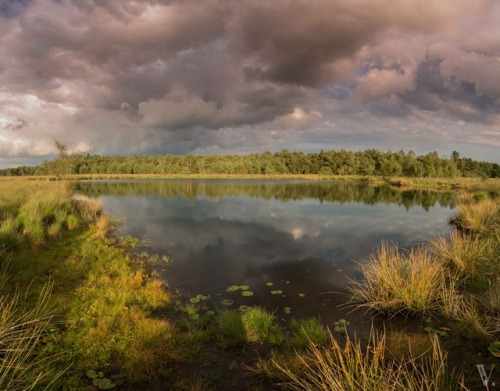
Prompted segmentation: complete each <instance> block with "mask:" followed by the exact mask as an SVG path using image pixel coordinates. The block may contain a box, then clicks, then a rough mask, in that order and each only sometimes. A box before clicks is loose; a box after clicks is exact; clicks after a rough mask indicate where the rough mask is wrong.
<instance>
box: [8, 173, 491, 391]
mask: <svg viewBox="0 0 500 391" xmlns="http://www.w3.org/2000/svg"><path fill="white" fill-rule="evenodd" d="M226 185H227V184H226ZM132 186H133V187H135V189H134V191H137V192H138V193H140V194H142V195H143V196H146V197H149V198H150V199H152V200H153V201H154V202H156V201H158V202H165V201H164V200H176V201H179V200H180V203H178V204H176V205H177V206H176V208H177V209H176V210H178V211H179V215H177V214H175V213H174V215H173V217H174V220H175V219H177V220H175V221H177V222H178V224H180V225H182V224H185V223H184V222H183V221H182V220H179V219H178V218H179V216H180V215H182V214H183V213H187V211H188V209H186V204H185V202H187V201H182V200H189V199H191V200H198V204H197V208H198V210H199V212H200V213H208V212H207V211H208V210H210V209H212V210H213V205H214V204H207V207H208V209H204V205H205V204H204V202H208V201H205V200H210V199H213V200H216V201H217V203H218V204H219V206H220V207H221V208H222V209H220V210H219V211H224V213H226V216H227V217H228V218H229V219H230V220H231V219H234V214H230V213H229V212H230V211H232V210H236V211H240V209H234V207H235V204H231V203H229V204H227V205H225V204H224V202H222V199H221V197H227V198H228V199H229V201H231V199H232V198H235V197H241V196H243V197H245V200H246V201H251V200H254V202H255V205H257V206H259V207H260V208H263V207H264V206H265V205H266V204H265V203H268V202H270V203H271V204H272V205H273V207H275V208H276V207H278V206H277V205H275V204H273V202H274V203H277V202H284V201H288V204H289V206H290V207H295V208H296V207H298V206H299V205H302V206H303V205H305V206H306V207H307V208H308V209H306V213H311V214H312V216H313V219H315V220H320V219H319V216H321V215H325V209H321V208H322V207H321V205H326V206H328V205H332V206H340V205H345V206H347V207H349V208H352V209H351V210H350V212H352V211H357V213H358V214H359V215H361V214H367V213H369V211H370V210H371V209H368V208H369V207H370V205H374V204H375V205H380V206H381V207H382V208H384V209H383V210H382V214H387V213H389V212H390V213H392V214H391V215H390V216H391V218H399V219H401V218H402V216H407V218H409V220H408V221H404V222H403V223H404V224H408V223H409V222H412V223H413V224H415V225H418V224H417V222H418V221H419V220H418V219H419V217H418V213H420V212H418V213H417V211H418V210H422V211H423V213H429V212H425V210H430V211H431V214H430V215H434V219H436V221H438V220H440V221H441V223H442V226H443V227H444V226H445V223H446V218H447V217H448V218H449V217H452V221H453V224H454V226H455V228H453V229H451V230H450V231H449V232H448V233H446V234H443V235H442V236H439V235H438V234H437V233H435V234H432V236H433V237H434V238H429V239H430V241H429V242H428V243H425V244H423V243H422V242H424V240H422V239H420V240H418V243H416V244H414V245H415V247H413V248H412V246H410V245H409V244H410V242H406V241H405V240H402V243H400V247H397V246H396V245H394V244H383V245H380V238H379V237H376V238H374V237H373V233H369V234H368V235H367V236H366V237H361V239H360V238H357V239H356V240H359V241H360V242H359V244H361V241H368V238H371V239H370V240H372V241H373V242H378V244H379V245H380V246H379V247H378V250H375V251H374V252H373V253H372V255H371V256H370V257H366V260H365V261H361V262H360V264H359V272H353V274H352V275H351V280H352V283H351V285H350V289H351V292H352V294H353V295H352V300H351V304H352V305H353V307H350V308H349V309H348V310H349V311H350V310H352V309H353V308H357V307H361V311H360V310H357V311H354V312H355V314H356V315H355V316H354V317H348V316H346V317H344V316H343V314H344V313H346V312H335V315H334V316H335V318H332V319H331V320H329V319H328V317H327V316H321V318H319V317H318V316H309V314H306V313H304V315H303V316H301V315H300V311H299V310H298V304H297V305H296V304H293V305H291V304H289V302H287V300H288V299H290V298H289V296H294V300H295V302H298V303H300V302H301V301H302V302H303V303H310V302H308V300H309V299H310V296H313V297H316V296H315V295H314V294H313V293H312V292H310V291H306V289H305V287H307V286H309V285H310V284H311V281H310V280H305V284H304V285H301V283H300V282H299V281H295V280H294V279H293V278H292V276H293V275H300V274H304V271H305V270H303V269H301V268H300V267H297V265H296V264H295V265H294V266H293V267H292V268H290V269H286V271H287V273H288V274H287V273H285V274H282V278H266V279H265V280H262V281H260V280H259V281H260V282H259V283H257V282H256V281H253V282H251V283H248V284H247V283H246V280H245V281H242V280H239V281H236V280H233V281H225V284H223V285H221V286H222V287H223V288H221V289H220V291H218V292H213V293H212V292H210V293H209V292H206V291H205V290H201V289H198V290H197V291H196V290H193V291H189V289H187V290H182V289H181V290H180V291H179V292H177V291H176V289H174V288H173V287H172V286H170V287H169V285H170V284H167V283H166V282H165V278H164V275H163V273H164V274H165V275H167V276H168V274H169V272H170V271H171V270H175V266H176V264H178V263H179V262H180V260H179V259H176V258H175V257H174V259H173V261H171V260H170V258H168V257H167V254H165V253H164V252H163V251H160V250H161V248H158V247H155V245H154V243H155V238H154V236H153V237H152V238H148V239H152V243H149V244H148V245H147V246H146V247H144V243H141V238H140V237H139V239H138V237H137V235H134V237H130V236H127V232H126V229H125V231H124V228H123V226H129V225H130V223H131V222H130V221H125V223H123V222H122V223H118V222H116V221H115V220H114V218H113V217H111V216H110V215H109V214H108V213H107V211H108V210H110V211H111V212H113V208H111V207H110V205H112V204H111V203H110V201H111V200H112V199H113V197H121V198H123V199H128V200H129V201H131V200H130V197H127V194H130V193H127V192H128V191H129V190H127V188H126V185H125V184H120V183H115V182H105V183H99V184H95V183H80V184H77V185H72V186H69V185H68V183H61V182H59V183H56V182H46V181H27V180H8V181H1V182H0V261H1V264H2V269H1V275H0V277H1V279H0V280H1V281H2V283H1V284H0V288H1V291H0V292H1V296H2V301H1V303H0V311H1V313H2V319H5V321H2V323H1V324H0V333H1V335H2V336H7V337H2V341H6V342H5V343H4V344H3V345H2V347H1V349H2V352H1V354H2V369H1V370H2V372H1V373H0V382H1V383H0V384H1V386H2V388H11V389H29V388H30V387H31V386H33V387H34V388H35V389H43V388H44V387H47V388H48V389H110V388H119V389H121V388H124V389H137V387H142V388H144V387H146V388H148V389H173V390H191V389H200V390H210V389H213V390H218V389H233V388H237V389H254V390H267V389H269V390H271V389H273V390H274V389H297V390H318V389H324V390H357V389H367V390H376V389H381V388H382V387H383V388H384V389H385V388H387V389H393V390H403V389H409V390H417V389H418V390H422V389H423V390H436V389H450V390H452V389H457V388H459V387H463V388H464V389H465V388H466V387H467V388H469V389H484V386H483V385H482V383H481V379H480V378H479V374H478V373H477V369H476V367H475V365H476V364H484V365H485V366H486V367H487V368H489V365H490V364H493V363H495V360H496V358H495V357H494V356H493V353H494V352H496V345H495V343H496V341H497V339H498V338H499V337H500V326H499V324H500V320H499V314H500V305H499V297H500V294H499V292H500V289H499V287H500V285H499V283H498V281H500V274H499V273H500V271H499V266H498V259H499V251H500V246H499V236H500V233H499V209H500V208H499V199H498V197H496V196H495V193H494V192H490V193H479V194H476V195H475V196H473V195H467V196H460V197H459V198H456V194H449V193H437V194H436V193H434V192H427V191H416V192H410V191H400V190H395V189H391V188H387V187H382V188H370V187H369V186H361V185H359V186H358V185H354V186H353V187H352V188H350V190H348V189H346V188H345V187H346V185H345V184H339V183H328V182H325V183H321V184H319V185H318V186H316V187H315V186H313V185H312V184H304V183H302V184H299V183H294V182H292V183H289V184H288V185H285V186H283V184H282V185H280V186H277V185H276V184H274V183H270V182H269V183H268V182H266V183H260V184H259V185H258V187H259V186H260V187H262V189H260V193H259V194H260V195H258V194H257V190H255V188H254V187H252V185H251V184H250V183H246V182H244V181H243V183H239V184H238V183H236V184H235V183H229V185H228V186H226V188H225V190H223V189H222V188H220V187H218V186H216V185H215V184H214V183H211V182H210V181H201V182H197V183H186V182H185V181H184V182H183V181H177V182H176V181H174V183H173V184H172V185H171V186H168V187H167V186H165V185H162V184H161V182H155V181H149V182H144V183H136V184H133V185H132ZM299 188H301V191H299ZM75 192H77V193H78V194H81V193H85V194H87V196H85V197H84V196H81V195H77V196H75ZM97 197H99V200H98V199H97ZM310 199H314V200H315V202H314V207H313V206H311V205H309V204H308V202H307V200H310ZM155 200H156V201H155ZM263 200H264V201H265V203H264V201H263ZM183 202H184V204H183ZM389 204H390V205H395V206H394V207H390V205H389ZM455 204H457V205H458V209H457V212H456V213H455V214H454V213H453V212H451V213H450V212H447V211H449V208H450V207H451V206H454V205H455ZM103 205H104V208H103ZM132 205H133V204H131V203H128V204H125V207H126V208H127V209H129V210H132V211H133V210H134V209H133V208H132V207H131V206H132ZM154 205H155V204H154V203H153V204H151V206H154ZM210 205H212V206H210ZM281 207H282V206H279V208H281ZM365 208H366V209H365ZM391 208H400V209H401V210H402V211H404V213H403V214H401V215H398V214H394V213H395V212H394V210H393V209H391ZM143 209H145V210H146V212H147V213H146V217H147V218H150V219H151V218H152V216H153V214H151V213H153V212H154V213H156V214H158V211H157V209H155V208H151V209H150V208H149V207H148V206H145V205H144V204H143ZM119 210H120V209H118V211H119ZM288 210H290V211H291V209H288ZM155 211H156V212H155ZM262 211H263V213H264V214H268V213H269V211H267V210H266V209H265V208H263V209H262ZM440 211H441V212H440ZM148 213H149V214H148ZM227 213H229V214H227ZM240 213H241V212H240ZM249 213H250V214H253V215H255V216H257V215H256V214H255V212H254V211H252V210H250V212H249ZM287 213H288V212H287ZM113 214H115V213H113ZM430 215H429V216H430ZM159 216H160V217H161V216H162V215H159ZM301 216H302V215H300V214H298V215H296V216H295V217H296V218H299V217H301ZM208 217H210V216H208ZM274 218H275V217H274ZM332 218H334V219H340V221H341V222H342V224H343V229H344V230H350V229H352V230H355V231H356V232H357V230H356V228H354V227H350V226H349V225H347V224H348V221H349V219H353V217H352V216H351V217H350V218H349V216H346V217H345V220H344V219H343V216H342V213H340V209H336V212H335V215H334V216H333V217H332ZM377 218H379V217H378V216H377V215H376V214H371V215H369V219H371V221H372V224H378V225H380V224H382V223H381V222H380V220H377ZM325 219H331V218H330V217H329V216H328V215H326V216H325ZM354 220H355V219H354ZM207 221H212V222H215V221H216V219H213V220H210V219H209V220H207ZM248 221H251V220H250V219H249V220H248ZM422 221H423V220H422ZM198 222H199V221H198ZM117 224H118V227H121V228H120V229H121V231H118V235H117V234H111V232H112V231H113V230H115V229H116V226H117ZM282 224H283V225H282V227H285V226H286V227H288V226H287V223H286V221H285V220H283V221H282ZM365 224H366V223H365ZM431 224H432V225H434V224H436V222H435V221H434V220H432V223H431ZM276 227H278V226H277V225H276V226H275V228H276ZM422 227H425V228H423V230H424V231H428V230H429V228H428V227H429V226H427V225H423V226H422ZM186 228H187V229H188V228H189V226H186ZM212 228H216V226H213V227H212ZM257 228H258V230H260V231H263V235H264V236H265V235H267V234H268V233H271V232H272V231H271V230H266V228H264V226H263V225H260V226H258V227H257ZM288 228H290V230H289V234H288V236H286V237H285V236H283V235H282V234H280V235H278V236H273V237H272V238H271V239H272V240H274V239H275V238H278V237H281V240H285V239H286V240H287V241H286V242H283V243H286V245H285V247H287V246H288V247H290V251H291V252H292V253H298V252H299V250H300V249H301V247H297V246H296V245H294V243H295V242H300V241H301V239H302V238H304V237H305V236H307V235H306V234H305V233H304V232H312V231H313V229H312V228H313V227H312V226H309V227H308V230H307V231H304V232H302V231H301V232H299V231H297V230H294V229H295V228H296V227H293V226H290V227H288ZM288 228H287V229H288ZM237 229H238V228H237V225H235V224H234V222H233V225H232V226H231V227H230V230H231V231H233V232H235V233H237V232H239V231H238V230H237ZM421 229H422V228H421ZM275 230H276V229H275ZM394 230H395V231H394V232H397V231H398V230H400V228H398V226H396V227H395V228H394ZM439 230H440V229H438V231H439ZM441 230H442V229H441ZM241 232H243V231H241ZM257 232H258V231H253V233H252V235H257ZM339 232H340V231H339ZM130 233H132V232H130ZM247 233H248V232H247ZM386 233H387V232H386ZM429 233H431V232H429ZM336 234H337V235H340V234H339V233H336ZM179 235H180V236H182V235H183V233H182V231H181V233H180V234H179ZM329 235H332V234H329ZM382 235H383V234H382ZM408 235H409V236H412V235H414V233H413V232H410V233H409V234H408ZM199 237H200V238H202V236H199ZM254 238H255V240H257V242H256V245H255V247H257V248H259V249H260V250H259V251H261V255H262V254H264V255H265V256H267V255H266V252H265V250H266V248H267V247H266V246H268V245H269V242H263V241H262V240H261V239H262V238H260V239H259V236H254ZM317 238H321V235H319V236H318V237H317ZM142 239H145V238H142ZM331 239H334V238H331ZM386 239H388V240H390V238H386ZM399 239H401V237H399ZM163 240H164V241H165V240H166V241H169V240H171V239H169V238H168V237H167V238H166V239H163ZM341 240H342V238H341ZM325 242H326V239H325V241H323V240H320V239H315V241H314V242H313V244H314V245H315V246H320V245H321V244H322V243H325ZM373 242H370V243H368V244H366V245H365V246H364V247H365V248H372V247H376V246H374V245H373ZM398 242H399V241H398ZM215 243H216V244H217V242H215ZM411 243H414V241H413V242H411ZM402 247H405V248H402ZM304 248H305V247H304ZM326 248H327V247H324V250H325V249H326ZM144 249H146V253H143V250H144ZM216 249H217V246H216V245H215V246H211V247H210V246H209V247H208V248H207V251H209V252H210V251H211V252H212V254H215V255H216V256H221V255H222V253H217V252H216V251H215V250H216ZM327 253H328V252H325V251H323V252H322V253H321V254H322V255H321V256H325V254H327ZM230 255H231V256H233V255H234V254H232V253H230ZM295 255H297V254H295ZM318 256H319V255H318ZM331 256H332V257H342V254H341V253H339V252H336V253H332V255H331ZM344 256H346V255H345V254H344ZM347 257H349V256H347ZM355 259H359V257H356V258H355ZM310 260H313V261H314V257H311V258H310ZM315 262H316V261H314V262H312V263H307V262H306V263H304V264H302V265H305V266H306V267H309V266H311V265H313V266H314V265H315V264H317V263H315ZM170 263H171V264H170ZM319 264H321V265H322V263H321V262H320V263H319ZM277 265H281V266H282V262H278V263H277ZM298 265H301V264H300V263H299V264H298ZM217 266H220V265H217V264H209V265H208V267H209V268H216V267H217ZM345 266H346V265H342V266H339V265H337V266H335V268H334V269H330V270H331V271H330V273H333V274H335V273H336V274H337V275H340V274H345V273H346V271H347V270H348V269H345V270H344V269H343V268H344V267H345ZM337 268H338V269H342V271H337ZM163 269H164V271H163ZM255 270H256V272H258V273H260V272H262V270H261V269H255ZM273 270H274V269H268V270H267V273H270V272H272V271H273ZM279 270H280V273H281V272H282V271H283V270H285V269H279ZM319 271H320V274H326V270H325V269H322V268H320V269H319ZM208 272H209V270H208V269H205V273H208ZM219 274H220V272H219ZM205 277H206V279H207V280H209V279H210V278H209V277H210V275H208V274H206V275H205ZM266 277H269V274H266ZM409 279H411V281H412V284H408V283H407V281H408V280H409ZM208 282H210V281H208ZM404 282H406V283H404ZM326 285H330V286H332V284H331V283H329V282H328V281H327V284H326ZM320 289H323V286H321V288H320ZM264 291H265V292H267V296H265V297H266V300H274V301H272V302H271V304H270V308H268V307H266V306H264V305H258V303H259V298H260V296H261V295H263V293H262V292H264ZM219 293H220V295H219ZM283 296H286V297H283ZM342 297H343V298H344V301H345V302H347V301H348V300H349V296H348V295H346V294H343V296H342ZM254 303H255V304H254ZM276 303H278V305H277V304H276ZM337 304H338V303H337V302H335V303H328V302H327V306H326V308H327V310H329V311H337V310H336V305H337ZM306 306H307V304H306ZM233 307H235V308H236V309H232V308H233ZM272 308H278V309H279V310H278V311H276V310H273V309H272ZM349 311H348V312H349ZM341 314H342V317H341ZM333 320H335V321H333ZM361 323H362V324H361ZM9 333H10V334H9ZM9 335H10V336H11V337H9ZM497 343H498V342H497ZM488 348H490V350H488ZM490 352H491V353H490ZM457 357H459V359H456V358H457ZM495 376H496V378H498V377H499V376H498V374H497V371H496V370H494V371H493V375H492V378H491V379H492V380H493V379H494V378H495Z"/></svg>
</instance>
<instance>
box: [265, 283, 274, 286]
mask: <svg viewBox="0 0 500 391" xmlns="http://www.w3.org/2000/svg"><path fill="white" fill-rule="evenodd" d="M266 285H267V286H273V285H274V284H273V283H272V282H266Z"/></svg>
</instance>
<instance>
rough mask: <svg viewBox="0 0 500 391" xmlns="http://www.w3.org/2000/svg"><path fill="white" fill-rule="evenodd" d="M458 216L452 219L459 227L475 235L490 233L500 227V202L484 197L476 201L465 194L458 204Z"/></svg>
mask: <svg viewBox="0 0 500 391" xmlns="http://www.w3.org/2000/svg"><path fill="white" fill-rule="evenodd" d="M457 208H458V213H457V216H456V217H455V218H454V219H453V220H452V221H453V223H454V224H455V225H456V226H457V228H458V229H460V230H462V231H465V232H467V233H470V234H474V235H489V234H491V233H493V232H496V231H497V230H498V229H499V228H500V202H499V201H498V199H495V198H490V199H483V200H480V201H479V202H474V200H473V199H472V198H470V197H466V196H463V197H461V198H460V200H459V202H458V204H457Z"/></svg>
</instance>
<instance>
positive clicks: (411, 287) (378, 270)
mask: <svg viewBox="0 0 500 391" xmlns="http://www.w3.org/2000/svg"><path fill="white" fill-rule="evenodd" d="M360 268H361V272H362V273H363V279H362V280H361V281H352V282H351V284H350V287H349V288H350V291H351V292H352V294H353V299H354V300H355V301H359V302H361V303H362V304H360V306H364V307H367V308H371V309H374V310H377V311H380V312H385V313H394V312H399V311H409V312H426V311H432V310H435V309H437V308H439V307H440V305H441V301H442V297H443V294H444V292H445V291H446V290H448V289H449V288H448V286H447V284H446V274H445V270H444V267H443V264H442V263H440V262H436V261H435V260H434V259H433V258H432V257H431V255H430V253H429V251H428V250H427V249H426V248H424V247H419V248H415V249H412V250H410V251H406V252H400V251H399V249H398V247H397V245H389V244H387V243H385V242H384V243H382V245H381V246H380V248H379V249H378V250H376V251H375V252H374V253H373V254H372V256H371V258H370V260H368V261H364V262H362V263H361V264H360Z"/></svg>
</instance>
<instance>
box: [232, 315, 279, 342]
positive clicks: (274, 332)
mask: <svg viewBox="0 0 500 391" xmlns="http://www.w3.org/2000/svg"><path fill="white" fill-rule="evenodd" d="M241 319H242V321H243V326H244V328H245V331H246V339H247V341H248V342H253V343H263V342H270V343H272V344H280V343H282V342H283V340H284V339H285V336H284V334H283V330H282V329H281V327H279V326H278V325H277V324H276V323H275V316H274V315H273V314H272V313H270V312H269V311H266V310H265V309H263V308H261V307H249V308H247V309H245V310H243V311H242V314H241Z"/></svg>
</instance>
